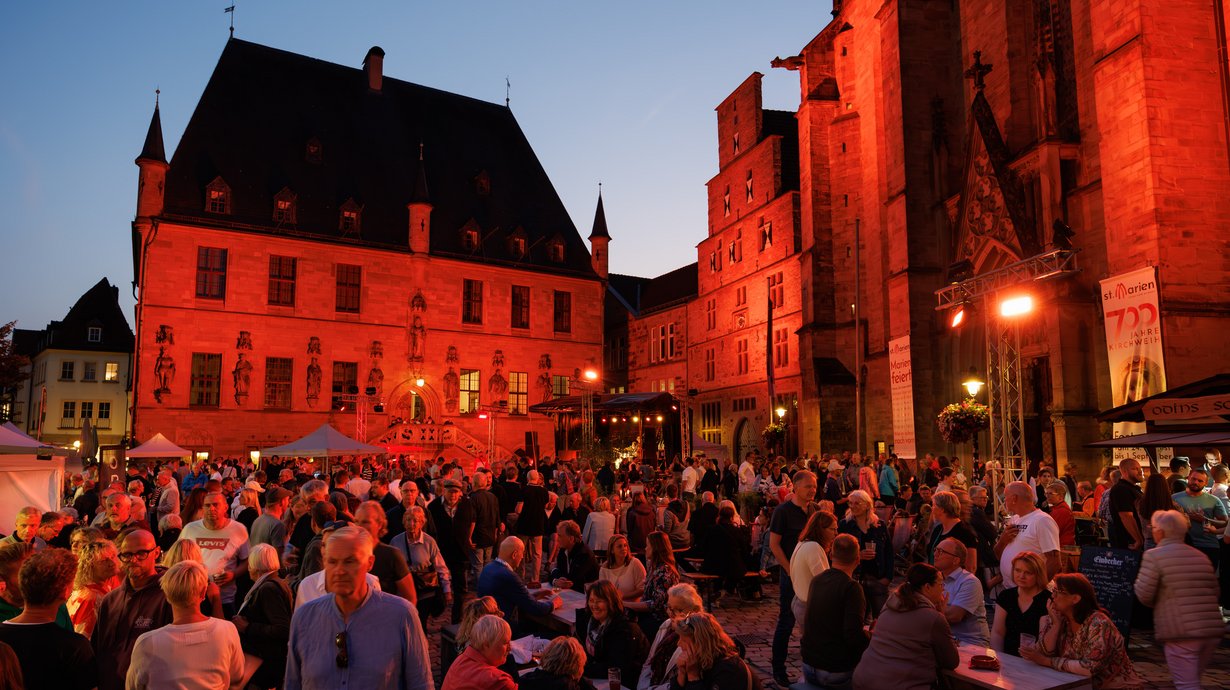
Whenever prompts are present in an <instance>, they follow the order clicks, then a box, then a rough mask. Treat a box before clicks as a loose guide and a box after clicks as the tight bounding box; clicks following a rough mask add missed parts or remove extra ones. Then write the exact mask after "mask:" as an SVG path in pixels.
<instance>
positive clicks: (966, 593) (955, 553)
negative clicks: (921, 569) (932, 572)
mask: <svg viewBox="0 0 1230 690" xmlns="http://www.w3.org/2000/svg"><path fill="white" fill-rule="evenodd" d="M966 551H967V547H966V546H965V544H963V543H962V542H961V540H959V539H956V538H954V537H948V538H947V539H944V540H942V541H940V543H938V544H936V545H935V567H936V568H937V569H938V570H939V571H940V574H941V575H943V576H944V593H945V594H947V595H948V597H947V601H946V603H945V605H944V607H943V610H941V611H940V613H942V614H944V618H946V619H948V626H949V628H950V629H951V631H952V636H953V637H955V638H957V641H958V642H967V643H969V644H975V645H980V646H983V647H986V646H987V645H989V644H991V629H990V628H989V627H988V626H987V608H986V603H985V597H984V596H983V593H982V583H981V582H979V581H978V578H977V577H976V576H975V575H974V574H973V573H971V572H970V571H968V570H966V569H965V567H964V566H965V562H966V557H967V556H966Z"/></svg>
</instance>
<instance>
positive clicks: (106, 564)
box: [66, 541, 120, 639]
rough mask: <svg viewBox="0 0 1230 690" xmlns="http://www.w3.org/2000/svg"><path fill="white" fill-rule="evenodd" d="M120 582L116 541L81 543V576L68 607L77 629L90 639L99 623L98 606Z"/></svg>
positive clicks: (79, 563) (74, 626)
mask: <svg viewBox="0 0 1230 690" xmlns="http://www.w3.org/2000/svg"><path fill="white" fill-rule="evenodd" d="M119 584H120V559H119V554H118V551H117V550H116V547H115V542H113V541H95V542H89V543H87V544H84V545H82V546H81V548H80V550H79V551H78V554H77V578H76V580H74V581H73V593H72V595H70V596H69V598H68V602H67V603H66V606H67V608H68V615H69V617H71V618H72V621H73V630H75V631H76V632H78V633H80V634H82V635H84V636H85V637H86V639H89V637H90V635H92V634H93V633H94V624H95V623H97V622H98V608H99V606H100V605H101V604H102V599H103V597H104V596H106V595H107V592H110V591H111V590H113V589H115V588H116V586H118V585H119Z"/></svg>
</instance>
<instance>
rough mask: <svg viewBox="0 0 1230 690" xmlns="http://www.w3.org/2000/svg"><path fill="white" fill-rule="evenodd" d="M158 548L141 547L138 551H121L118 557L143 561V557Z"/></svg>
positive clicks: (124, 559) (125, 559)
mask: <svg viewBox="0 0 1230 690" xmlns="http://www.w3.org/2000/svg"><path fill="white" fill-rule="evenodd" d="M157 550H158V547H157V546H155V547H154V548H152V549H141V550H140V551H121V552H120V553H119V557H120V560H121V561H143V560H145V557H146V556H148V555H150V554H151V553H153V552H155V551H157Z"/></svg>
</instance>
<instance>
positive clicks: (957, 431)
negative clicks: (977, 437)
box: [935, 400, 991, 443]
mask: <svg viewBox="0 0 1230 690" xmlns="http://www.w3.org/2000/svg"><path fill="white" fill-rule="evenodd" d="M935 422H936V424H937V425H939V427H940V436H942V437H944V440H945V441H947V442H949V443H968V442H969V440H970V439H972V438H974V434H976V433H978V432H979V431H982V430H983V429H985V428H987V427H988V426H990V425H991V410H990V409H989V408H988V407H987V406H986V405H983V404H982V403H978V402H974V401H973V400H963V401H961V402H959V403H951V404H949V405H946V406H945V407H944V410H943V411H942V412H940V416H939V417H937V418H936V420H935Z"/></svg>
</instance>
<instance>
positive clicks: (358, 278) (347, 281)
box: [336, 264, 363, 314]
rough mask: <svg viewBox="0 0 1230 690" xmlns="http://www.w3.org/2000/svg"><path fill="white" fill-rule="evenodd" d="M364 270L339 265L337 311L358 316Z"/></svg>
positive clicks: (358, 267) (357, 267) (347, 265)
mask: <svg viewBox="0 0 1230 690" xmlns="http://www.w3.org/2000/svg"><path fill="white" fill-rule="evenodd" d="M362 283H363V268H362V267H360V266H351V265H349V264H338V265H337V298H336V299H337V306H336V311H340V312H346V313H349V314H358V313H359V306H360V294H361V293H362Z"/></svg>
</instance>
